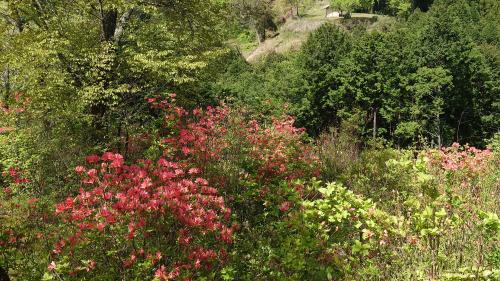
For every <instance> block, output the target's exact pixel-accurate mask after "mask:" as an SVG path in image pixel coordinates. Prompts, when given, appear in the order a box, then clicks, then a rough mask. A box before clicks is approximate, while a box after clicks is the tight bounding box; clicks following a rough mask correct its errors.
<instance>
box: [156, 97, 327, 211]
mask: <svg viewBox="0 0 500 281" xmlns="http://www.w3.org/2000/svg"><path fill="white" fill-rule="evenodd" d="M241 113H242V112H241V111H240V112H236V111H235V110H233V109H230V108H229V107H227V106H220V107H216V108H213V107H208V108H207V109H206V110H200V109H195V110H193V111H192V112H187V111H185V110H183V109H180V108H176V109H175V110H174V111H172V113H171V114H170V115H167V119H168V120H176V122H175V125H174V128H175V131H176V134H174V135H173V136H171V137H169V138H166V139H165V140H164V143H165V144H166V145H167V147H168V149H167V150H166V151H167V154H168V155H171V156H172V157H173V158H174V159H176V160H179V161H182V162H183V163H188V165H193V167H196V168H199V169H200V171H201V173H202V174H203V175H204V176H205V177H206V178H208V179H209V180H210V182H211V183H212V184H214V185H216V186H218V187H220V188H221V191H222V192H223V193H224V194H225V195H226V198H227V199H228V200H229V201H228V202H229V203H230V204H232V206H234V208H235V211H236V212H238V211H240V209H244V211H245V212H246V213H247V214H249V215H250V213H248V211H249V210H248V209H255V208H258V206H262V204H267V205H268V206H274V207H276V208H275V209H278V208H280V209H287V210H288V208H290V205H291V203H290V202H288V201H287V197H289V196H293V195H291V194H290V190H289V189H286V188H284V187H283V184H287V185H291V186H294V187H295V189H296V190H295V191H299V193H300V192H301V187H302V186H301V185H300V184H294V182H295V181H296V180H297V179H306V180H307V179H308V178H312V177H314V176H317V175H318V173H319V169H318V159H317V157H316V156H315V155H314V154H313V152H312V145H310V144H308V143H306V142H305V139H306V138H305V133H304V130H303V129H299V128H296V127H294V126H293V123H294V119H293V118H291V117H285V118H281V119H274V120H273V121H272V123H271V124H259V123H258V122H257V121H256V120H247V119H245V118H244V117H242V115H243V114H241ZM292 192H294V191H293V190H292ZM242 204H243V205H244V206H242ZM252 205H253V206H252ZM285 205H286V206H287V207H286V208H285V207H283V206H285ZM280 206H281V207H280ZM240 213H242V212H240ZM251 215H252V216H253V215H255V213H253V214H251Z"/></svg>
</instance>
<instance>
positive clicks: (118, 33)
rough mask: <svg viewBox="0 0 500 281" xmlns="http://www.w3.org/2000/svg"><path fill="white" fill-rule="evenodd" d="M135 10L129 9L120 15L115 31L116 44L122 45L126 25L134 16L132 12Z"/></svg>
mask: <svg viewBox="0 0 500 281" xmlns="http://www.w3.org/2000/svg"><path fill="white" fill-rule="evenodd" d="M133 12H134V9H129V10H127V11H126V12H125V13H123V15H122V16H121V17H120V19H119V20H118V23H117V24H116V29H115V33H114V36H113V37H114V39H115V44H116V45H120V42H121V39H122V36H123V32H124V31H125V26H126V25H127V23H128V21H129V19H130V17H131V16H132V13H133Z"/></svg>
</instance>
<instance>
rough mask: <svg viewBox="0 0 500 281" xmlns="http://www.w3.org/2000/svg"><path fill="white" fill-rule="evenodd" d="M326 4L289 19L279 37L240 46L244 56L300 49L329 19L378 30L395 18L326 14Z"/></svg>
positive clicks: (250, 57) (252, 58)
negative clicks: (309, 36) (346, 17)
mask: <svg viewBox="0 0 500 281" xmlns="http://www.w3.org/2000/svg"><path fill="white" fill-rule="evenodd" d="M325 3H326V2H324V1H319V2H316V3H315V4H314V6H313V7H311V8H309V9H308V10H307V11H305V12H303V13H302V16H301V17H298V18H297V17H296V18H289V19H288V20H287V22H286V23H284V24H283V25H281V26H280V28H279V31H278V35H277V36H275V37H273V38H268V39H267V40H266V41H265V42H263V43H261V44H259V45H257V46H252V47H251V48H241V49H243V51H242V53H243V55H244V57H245V58H246V59H247V61H249V62H255V61H257V60H258V59H259V58H261V57H262V56H265V55H266V54H269V53H273V52H275V53H280V54H282V53H286V52H289V51H294V50H298V49H299V48H300V46H301V45H302V43H303V42H304V41H305V40H306V39H307V36H308V35H309V33H311V32H312V31H314V30H316V29H317V28H318V27H320V26H321V25H322V24H323V23H326V22H331V23H333V24H335V25H338V26H340V27H341V28H345V29H350V28H352V27H353V26H356V25H364V26H366V28H367V29H368V30H378V29H379V28H381V27H382V26H384V25H386V24H388V23H390V22H391V21H392V18H391V17H388V16H381V15H375V14H362V13H353V14H352V18H351V19H343V18H339V17H337V16H336V15H335V13H331V14H329V15H328V17H325V10H324V9H323V7H324V6H325Z"/></svg>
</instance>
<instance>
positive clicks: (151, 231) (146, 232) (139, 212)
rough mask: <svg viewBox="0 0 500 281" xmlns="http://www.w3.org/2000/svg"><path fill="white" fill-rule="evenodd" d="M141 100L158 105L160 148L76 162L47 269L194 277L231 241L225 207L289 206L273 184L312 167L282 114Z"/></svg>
mask: <svg viewBox="0 0 500 281" xmlns="http://www.w3.org/2000/svg"><path fill="white" fill-rule="evenodd" d="M172 98H173V97H172ZM148 102H149V103H150V104H152V107H153V108H156V109H160V110H164V111H165V112H166V115H165V116H166V117H165V119H166V122H165V123H166V124H167V128H166V129H167V132H166V135H167V136H168V137H166V138H164V139H163V141H162V144H163V148H162V149H163V155H162V156H161V157H160V159H159V160H158V161H156V162H153V161H151V160H141V161H139V162H138V163H137V164H135V165H125V160H124V159H123V157H122V156H121V155H120V154H115V153H110V152H108V153H105V154H104V155H102V156H96V155H93V156H89V157H87V159H86V160H87V164H88V165H86V166H85V167H84V166H79V167H77V168H76V169H75V171H76V172H77V173H78V174H80V175H81V176H82V187H81V189H80V191H79V193H78V194H77V195H76V196H71V197H68V198H67V199H66V200H65V201H64V202H61V203H59V204H57V206H56V214H57V215H58V216H59V217H60V218H61V219H62V222H63V225H65V226H67V227H66V228H65V229H64V231H62V232H61V237H60V240H59V241H58V242H57V243H56V244H55V247H54V251H53V254H54V255H57V256H59V257H58V258H57V261H55V262H54V263H51V264H50V265H49V270H50V271H51V272H52V274H59V273H58V272H64V271H68V272H69V273H71V274H72V275H75V276H78V274H80V273H86V272H92V273H93V274H94V276H101V277H102V276H108V277H109V278H114V277H112V276H122V277H123V276H143V275H141V274H147V272H150V271H151V270H152V269H153V271H154V276H155V277H156V278H157V279H159V280H167V279H176V278H180V277H182V278H194V277H196V276H198V275H200V274H201V275H203V271H206V270H209V269H213V268H214V266H216V265H217V264H220V263H221V262H223V261H224V260H225V258H226V248H227V246H228V245H229V244H231V242H232V233H233V227H230V221H229V220H230V217H231V209H230V208H229V207H228V204H229V206H231V207H236V208H237V209H238V210H237V211H239V212H240V213H245V214H250V213H251V212H249V209H252V211H255V210H254V208H255V207H256V206H255V204H254V203H258V204H257V205H259V204H260V206H263V205H262V204H263V203H264V202H266V201H267V200H271V199H272V201H273V203H275V204H274V205H273V206H274V207H275V209H277V210H281V212H286V211H287V210H288V209H289V208H291V207H292V203H291V202H289V201H287V196H288V194H287V193H290V190H288V189H284V188H281V187H282V183H283V182H284V183H290V184H291V183H292V182H293V181H294V180H296V179H298V178H302V177H312V176H313V175H315V174H316V172H317V169H316V165H315V163H316V158H314V156H312V155H313V154H312V153H311V151H312V149H311V147H310V146H309V145H308V144H306V143H304V142H303V138H304V133H303V130H302V129H297V128H295V127H293V119H291V118H286V119H283V120H275V121H274V122H273V124H272V125H270V126H260V125H259V124H258V123H257V122H256V121H254V120H245V119H244V118H241V117H238V116H239V115H236V114H234V112H233V111H232V110H231V109H230V108H228V107H226V106H220V107H208V108H207V109H206V110H201V109H195V110H193V111H192V113H191V112H188V111H186V110H185V109H183V108H180V107H175V106H173V105H172V104H171V103H169V102H166V101H160V100H159V99H157V98H150V99H148ZM209 183H210V184H209ZM297 187H300V185H297ZM270 195H271V196H270ZM243 202H245V204H242V203H243ZM96 253H97V254H96ZM54 260H56V257H54ZM110 265H112V266H111V267H110ZM87 274H89V273H87Z"/></svg>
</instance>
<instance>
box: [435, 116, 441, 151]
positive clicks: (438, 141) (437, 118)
mask: <svg viewBox="0 0 500 281" xmlns="http://www.w3.org/2000/svg"><path fill="white" fill-rule="evenodd" d="M436 127H437V128H436V129H437V132H436V135H437V143H438V148H439V149H440V148H441V146H442V140H441V118H439V113H438V114H436Z"/></svg>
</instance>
